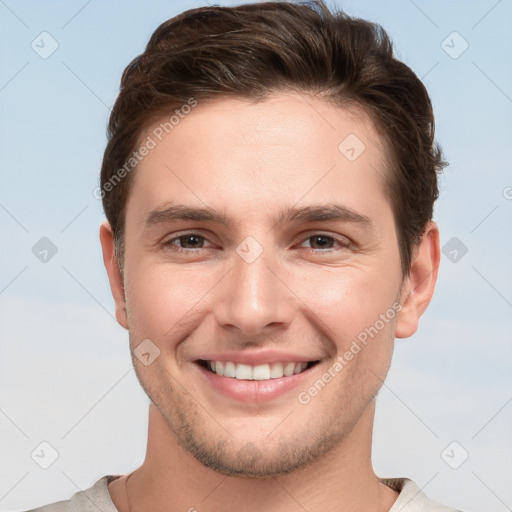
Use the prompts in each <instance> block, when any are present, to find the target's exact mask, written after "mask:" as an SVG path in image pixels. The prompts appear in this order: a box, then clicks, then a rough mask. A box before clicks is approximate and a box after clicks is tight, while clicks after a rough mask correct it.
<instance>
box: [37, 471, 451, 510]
mask: <svg viewBox="0 0 512 512" xmlns="http://www.w3.org/2000/svg"><path fill="white" fill-rule="evenodd" d="M116 478H119V475H116V476H112V475H106V476H103V477H101V478H100V479H99V480H98V481H97V482H96V483H95V484H94V485H93V486H92V487H90V488H89V489H86V490H84V491H79V492H77V493H75V494H74V495H73V496H72V498H71V499H69V500H66V501H59V502H57V503H53V504H51V505H46V506H44V507H40V508H34V509H32V510H29V511H28V512H118V510H117V509H116V507H115V506H114V503H112V499H111V498H110V494H109V492H108V484H109V483H110V482H111V481H112V480H114V479H116ZM382 482H383V483H384V484H386V485H387V486H388V487H391V488H392V489H394V490H395V491H397V492H399V493H400V495H399V496H398V499H397V500H396V501H395V504H394V505H393V506H392V507H391V509H390V510H389V512H460V511H457V510H455V509H453V508H450V507H445V506H444V505H441V504H440V503H436V502H435V501H432V500H429V499H428V498H427V497H426V496H425V495H424V494H423V492H422V491H421V489H420V488H419V487H418V486H417V485H416V484H415V483H414V482H413V481H412V480H409V479H408V478H383V479H382Z"/></svg>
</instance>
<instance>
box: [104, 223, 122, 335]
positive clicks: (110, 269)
mask: <svg viewBox="0 0 512 512" xmlns="http://www.w3.org/2000/svg"><path fill="white" fill-rule="evenodd" d="M100 242H101V249H102V251H103V263H104V264H105V269H106V270H107V274H108V280H109V282H110V290H111V291H112V296H113V297H114V302H115V307H116V319H117V321H118V322H119V324H120V325H121V326H122V327H124V328H125V329H128V319H127V316H126V301H125V293H124V282H123V276H122V275H121V271H120V269H119V265H118V263H117V260H116V257H115V253H114V236H113V234H112V228H111V227H110V224H109V223H108V222H107V221H105V222H103V223H102V224H101V226H100Z"/></svg>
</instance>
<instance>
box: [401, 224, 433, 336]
mask: <svg viewBox="0 0 512 512" xmlns="http://www.w3.org/2000/svg"><path fill="white" fill-rule="evenodd" d="M439 261H440V247H439V229H438V227H437V225H436V224H435V223H434V222H429V223H428V225H427V228H426V230H425V233H424V235H423V236H422V238H421V241H420V243H419V244H418V245H417V246H415V247H414V251H413V255H412V262H411V270H410V272H409V275H408V276H407V277H406V278H405V279H404V283H403V286H402V293H401V299H400V304H401V305H402V309H401V310H400V312H399V314H398V317H397V323H396V328H395V336H396V337H397V338H408V337H409V336H412V335H413V334H414V333H415V332H416V331H417V330H418V325H419V321H420V317H421V315H422V314H423V313H424V312H425V310H426V309H427V306H428V305H429V303H430V300H431V299H432V295H433V294H434V288H435V286H436V281H437V272H438V269H439Z"/></svg>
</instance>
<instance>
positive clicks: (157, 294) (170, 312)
mask: <svg viewBox="0 0 512 512" xmlns="http://www.w3.org/2000/svg"><path fill="white" fill-rule="evenodd" d="M131 268H133V269H134V272H129V270H130V267H128V265H127V271H128V272H127V276H128V277H127V279H126V301H127V311H128V321H129V327H130V331H131V332H132V334H136V337H137V338H140V337H143V338H150V339H152V340H154V341H155V343H157V344H158V341H157V340H163V339H164V338H167V337H168V336H169V335H171V338H175V337H176V336H178V335H179V333H180V331H182V330H183V326H184V325H185V324H187V323H189V322H190V321H191V319H194V318H196V317H197V315H198V313H199V312H200V310H201V301H202V299H204V297H205V294H206V293H207V291H208V290H209V289H210V288H211V287H212V285H213V284H214V283H215V280H213V278H212V280H211V281H212V283H211V284H210V278H209V274H208V272H205V271H200V270H199V269H198V268H196V269H195V271H190V270H189V271H183V270H181V269H178V270H177V269H176V268H173V269H171V268H170V267H169V266H166V265H158V264H153V265H149V264H148V265H144V264H138V265H133V266H132V267H131ZM210 277H211V276H210Z"/></svg>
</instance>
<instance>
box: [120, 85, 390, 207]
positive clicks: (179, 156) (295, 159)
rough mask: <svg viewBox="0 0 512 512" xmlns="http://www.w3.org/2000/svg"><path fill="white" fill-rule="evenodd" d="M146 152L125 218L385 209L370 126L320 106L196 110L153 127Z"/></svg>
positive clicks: (221, 103)
mask: <svg viewBox="0 0 512 512" xmlns="http://www.w3.org/2000/svg"><path fill="white" fill-rule="evenodd" d="M144 144H147V145H148V146H151V149H150V150H149V151H148V152H147V154H146V155H145V156H144V157H143V158H142V159H141V161H140V163H139V164H138V166H137V169H136V171H135V174H134V181H133V183H132V190H131V193H130V197H129V199H128V205H127V213H128V212H129V211H130V204H132V206H136V207H137V209H139V210H144V211H146V212H148V211H151V210H154V209H155V208H156V207H158V206H160V205H163V204H165V203H166V202H169V201H176V200H177V199H178V198H179V200H180V202H182V203H183V202H185V201H186V202H189V203H191V204H194V205H197V206H204V205H209V206H211V207H213V208H216V209H219V210H223V211H227V210H232V211H233V213H235V211H236V210H237V209H238V211H237V212H236V213H238V214H240V213H241V210H243V212H244V214H245V216H250V215H252V214H254V213H255V212H256V211H258V212H261V211H262V209H263V211H270V210H273V211H274V213H275V212H276V211H277V210H282V207H283V205H289V206H292V205H293V204H297V203H299V202H301V203H302V204H307V203H308V202H311V203H314V204H318V203H319V202H322V201H323V202H331V203H332V202H336V203H340V202H341V203H351V205H352V206H354V207H356V206H357V207H358V208H359V209H364V210H366V213H365V214H367V213H368V214H371V211H372V209H374V210H375V209H378V207H379V206H381V207H382V202H383V201H385V192H384V191H385V176H386V161H387V158H386V148H385V143H384V141H383V139H382V137H381V136H380V135H379V133H378V131H377V129H376V127H375V125H374V123H373V122H372V121H371V119H370V118H369V116H368V115H367V114H366V113H365V112H364V111H363V110H362V109H361V108H357V107H354V106H351V107H350V108H340V107H337V106H334V105H333V104H332V103H328V102H327V101H325V100H322V99H320V98H318V97H316V98H315V97H311V96H305V95H302V94H299V93H292V92H290V93H279V94H274V95H272V96H270V97H269V98H267V99H265V100H263V101H259V102H250V101H247V100H242V99H231V98H230V99H220V100H215V101H210V102H207V103H203V104H202V103H201V102H198V103H197V105H196V106H195V107H194V108H184V109H183V110H180V109H178V111H176V110H173V111H172V112H170V114H169V115H168V116H164V117H162V119H161V120H159V121H157V122H156V123H154V124H153V125H152V126H150V127H149V128H148V129H147V130H145V132H144V133H143V134H142V136H141V138H140V144H139V145H144ZM374 213H375V214H377V212H376V211H375V212H374Z"/></svg>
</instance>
